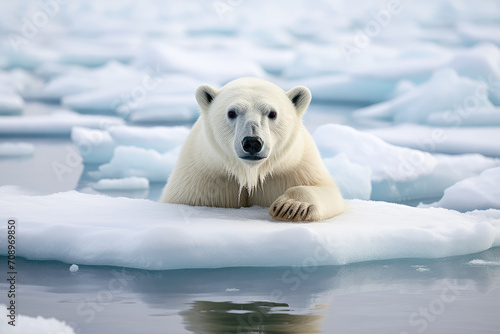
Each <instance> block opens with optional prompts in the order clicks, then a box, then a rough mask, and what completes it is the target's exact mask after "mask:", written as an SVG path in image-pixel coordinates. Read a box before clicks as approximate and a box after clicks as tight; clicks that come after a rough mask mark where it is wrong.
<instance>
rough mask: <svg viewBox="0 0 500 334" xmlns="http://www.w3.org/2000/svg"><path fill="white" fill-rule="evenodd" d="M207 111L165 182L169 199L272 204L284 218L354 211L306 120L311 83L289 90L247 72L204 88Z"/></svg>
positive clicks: (199, 94)
mask: <svg viewBox="0 0 500 334" xmlns="http://www.w3.org/2000/svg"><path fill="white" fill-rule="evenodd" d="M196 100H197V102H198V104H199V106H200V109H201V113H200V117H199V118H198V120H197V121H196V123H195V124H194V126H193V128H192V130H191V132H190V134H189V136H188V138H187V139H186V142H185V143H184V146H183V148H182V151H181V153H180V156H179V160H178V161H177V164H176V166H175V168H174V170H173V172H172V174H171V176H170V178H169V180H168V182H167V185H166V186H165V188H164V190H163V193H162V196H161V199H160V201H161V202H165V203H176V204H187V205H197V206H213V207H223V208H240V207H249V206H253V205H258V206H264V207H270V208H269V214H270V216H271V217H272V218H274V219H276V220H281V221H316V220H322V219H327V218H331V217H334V216H336V215H338V214H340V213H342V212H343V211H344V210H345V209H346V205H345V202H344V199H343V198H342V195H341V193H340V191H339V189H338V187H337V185H336V184H335V182H334V181H333V180H332V178H331V176H330V174H329V173H328V170H327V169H326V167H325V166H324V164H323V162H322V160H321V157H320V154H319V152H318V149H317V147H316V145H315V143H314V141H313V139H312V137H311V135H310V134H309V133H308V131H307V130H306V128H305V126H304V125H303V124H302V115H303V114H304V112H305V111H306V109H307V107H308V106H309V103H310V102H311V92H310V91H309V89H307V88H306V87H300V86H299V87H295V88H293V89H291V90H290V91H288V92H285V91H284V90H282V89H281V88H279V87H278V86H276V85H274V84H273V83H271V82H268V81H266V80H263V79H257V78H240V79H237V80H234V81H231V82H230V83H228V84H227V85H225V86H224V87H223V88H222V89H216V88H214V87H211V86H209V85H202V86H200V87H198V89H197V90H196Z"/></svg>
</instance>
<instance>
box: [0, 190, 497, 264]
mask: <svg viewBox="0 0 500 334" xmlns="http://www.w3.org/2000/svg"><path fill="white" fill-rule="evenodd" d="M0 196H1V198H2V201H0V216H1V215H3V214H4V213H7V212H8V214H9V215H11V216H15V217H17V218H18V219H19V221H22V222H23V242H24V246H23V247H21V248H19V253H18V255H19V256H22V257H25V258H27V259H31V260H59V261H63V262H66V263H78V264H80V265H112V266H125V267H131V268H141V269H152V270H155V269H180V268H219V267H242V266H300V265H302V264H303V263H304V259H307V258H312V259H314V260H315V261H317V264H318V265H320V266H323V265H340V264H347V263H353V262H362V261H374V260H384V259H396V258H438V257H447V256H454V255H463V254H470V253H475V252H480V251H484V250H486V249H489V248H491V247H493V246H495V245H500V240H499V238H500V211H499V210H488V211H476V212H475V213H460V212H457V211H453V210H446V209H441V208H426V209H424V208H413V207H408V206H404V205H398V204H392V203H386V202H370V201H361V200H348V201H347V204H348V206H349V208H350V209H349V210H348V211H347V212H345V213H344V214H342V215H340V216H338V217H335V218H332V219H329V220H326V221H321V222H316V223H307V224H304V223H290V224H280V223H277V222H275V221H273V220H272V219H271V218H270V217H269V215H268V213H267V211H268V210H267V208H259V207H253V208H241V209H222V208H210V207H191V206H185V205H173V204H165V203H156V202H152V201H148V200H139V199H127V198H111V197H106V196H101V195H89V194H82V193H78V192H76V191H71V192H66V193H58V194H53V195H48V196H36V197H31V196H25V195H11V194H9V193H7V192H5V191H3V189H1V188H0ZM54 206H57V207H58V208H63V210H47V207H54ZM68 212H70V213H71V214H70V215H68ZM479 213H480V214H479ZM110 217H113V219H110ZM7 218H8V217H7V216H5V217H4V216H1V217H0V219H1V220H4V221H6V219H7ZM138 222H140V224H138ZM5 229H6V227H5V226H1V227H0V233H2V234H5ZM90 241H91V242H90ZM68 249H71V252H68V251H67V250H68ZM318 249H321V251H318ZM6 252H7V249H6V248H0V254H1V255H6ZM318 253H319V254H322V255H321V256H320V257H318V256H317V254H318ZM325 254H327V256H324V255H325ZM315 263H316V262H315Z"/></svg>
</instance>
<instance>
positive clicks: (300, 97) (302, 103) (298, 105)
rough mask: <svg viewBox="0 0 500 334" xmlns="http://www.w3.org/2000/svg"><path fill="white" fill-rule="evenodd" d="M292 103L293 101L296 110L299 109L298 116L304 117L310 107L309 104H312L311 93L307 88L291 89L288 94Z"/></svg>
mask: <svg viewBox="0 0 500 334" xmlns="http://www.w3.org/2000/svg"><path fill="white" fill-rule="evenodd" d="M286 95H288V98H289V99H290V101H292V103H293V105H294V106H295V109H297V114H298V115H299V116H302V114H304V112H305V111H306V109H307V107H309V103H311V92H310V91H309V89H307V87H304V86H298V87H295V88H292V89H290V90H289V91H288V92H286Z"/></svg>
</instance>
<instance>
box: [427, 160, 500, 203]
mask: <svg viewBox="0 0 500 334" xmlns="http://www.w3.org/2000/svg"><path fill="white" fill-rule="evenodd" d="M432 206H434V207H440V208H447V209H454V210H458V211H470V210H476V209H479V210H486V209H489V208H492V209H500V167H496V168H491V169H487V170H485V171H484V172H482V173H481V174H480V175H478V176H474V177H470V178H468V179H465V180H462V181H460V182H457V183H455V184H454V185H452V186H450V187H449V188H446V189H445V191H444V195H443V197H442V198H441V199H440V200H439V201H438V202H436V203H433V204H432Z"/></svg>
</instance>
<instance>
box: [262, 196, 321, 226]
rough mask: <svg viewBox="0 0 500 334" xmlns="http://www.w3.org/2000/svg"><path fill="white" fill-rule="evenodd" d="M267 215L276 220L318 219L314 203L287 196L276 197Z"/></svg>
mask: <svg viewBox="0 0 500 334" xmlns="http://www.w3.org/2000/svg"><path fill="white" fill-rule="evenodd" d="M269 215H270V216H271V217H272V218H273V219H276V220H281V221H289V222H299V221H316V220H320V215H319V211H318V209H317V207H316V206H315V205H314V204H311V203H307V202H301V201H298V200H296V199H291V198H288V196H286V195H282V196H280V197H278V199H277V200H276V201H274V203H273V204H272V205H271V207H270V208H269Z"/></svg>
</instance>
